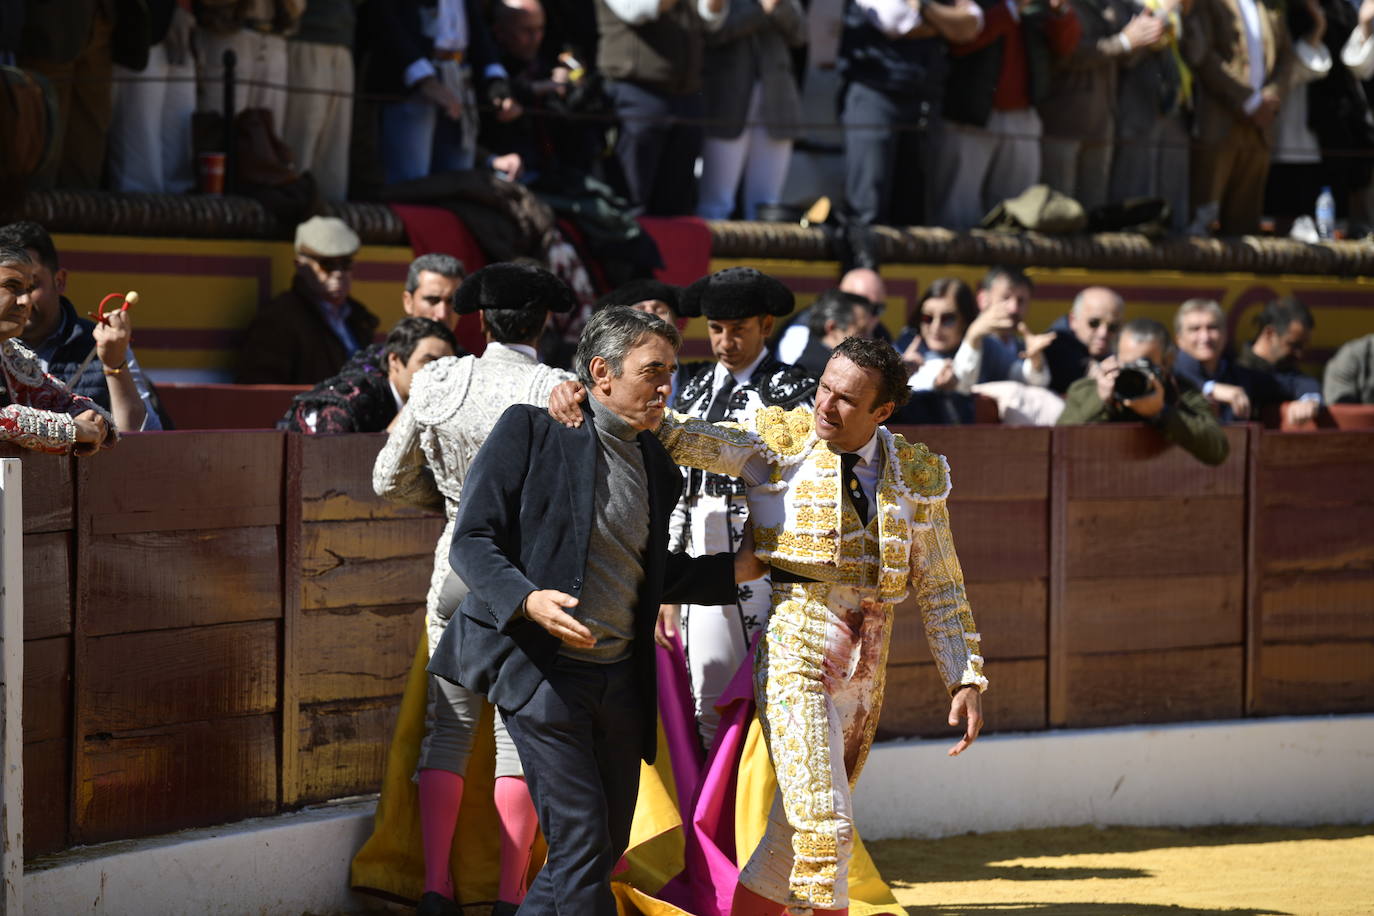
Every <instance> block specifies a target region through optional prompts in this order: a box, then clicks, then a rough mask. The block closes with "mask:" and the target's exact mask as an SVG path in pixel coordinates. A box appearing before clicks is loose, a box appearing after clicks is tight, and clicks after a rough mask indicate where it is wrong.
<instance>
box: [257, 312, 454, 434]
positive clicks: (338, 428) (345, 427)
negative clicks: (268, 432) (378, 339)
mask: <svg viewBox="0 0 1374 916" xmlns="http://www.w3.org/2000/svg"><path fill="white" fill-rule="evenodd" d="M457 354H458V341H457V340H455V339H454V337H453V332H452V331H451V330H450V329H449V328H448V327H446V326H444V325H443V324H440V323H439V322H437V321H432V320H430V319H429V318H413V317H412V318H402V319H401V320H400V321H398V322H396V327H394V328H392V329H391V333H390V334H388V335H387V336H386V341H385V342H382V343H374V344H370V345H369V346H367V347H365V348H363V349H362V350H359V351H358V352H357V353H355V354H354V355H353V358H352V359H350V360H349V361H348V363H347V365H345V366H344V367H343V369H342V370H340V372H339V374H338V375H336V376H334V377H333V378H328V379H325V380H324V381H323V382H320V383H319V384H318V385H316V386H315V387H314V388H312V389H310V390H309V391H306V392H303V393H301V394H298V395H296V396H295V397H294V398H293V399H292V400H291V407H290V408H289V409H288V410H287V412H286V416H285V417H284V418H282V420H281V422H280V423H278V424H277V425H278V426H279V427H280V428H282V429H286V430H290V431H292V432H297V433H307V434H313V435H339V434H341V433H379V432H382V431H383V430H385V429H387V428H389V427H390V425H391V421H392V420H394V419H396V414H398V413H400V411H401V407H403V406H404V405H405V403H406V401H408V400H410V380H411V379H412V378H414V376H415V373H416V372H419V371H420V370H421V369H423V368H424V367H425V366H427V365H429V364H430V363H432V362H434V360H436V359H442V358H443V357H445V356H455V355H457Z"/></svg>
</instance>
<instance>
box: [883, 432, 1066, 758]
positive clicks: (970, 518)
mask: <svg viewBox="0 0 1374 916" xmlns="http://www.w3.org/2000/svg"><path fill="white" fill-rule="evenodd" d="M899 431H900V432H902V433H904V434H905V435H906V436H907V438H909V439H911V440H913V441H918V442H920V441H923V442H925V443H926V444H927V445H929V446H930V447H931V449H933V450H934V451H936V452H939V453H940V454H943V455H944V456H945V457H946V458H947V459H948V460H949V464H950V469H951V478H952V482H953V489H952V490H951V491H950V497H949V513H950V526H951V528H952V530H953V532H954V543H955V546H956V548H957V549H958V551H959V561H960V564H961V565H962V567H963V570H964V581H965V585H966V588H967V591H968V596H969V603H970V604H971V605H972V607H973V614H974V619H975V620H976V621H977V623H978V628H979V630H980V631H981V632H982V633H983V636H984V641H983V654H984V657H985V658H986V659H987V664H988V667H989V668H990V669H993V670H995V672H996V677H997V682H998V687H997V689H996V690H993V691H991V692H989V693H988V695H987V705H986V708H985V710H984V711H985V714H986V715H987V717H988V721H989V723H990V726H989V730H990V731H991V730H1002V731H1022V730H1026V729H1036V728H1044V727H1045V716H1046V709H1045V692H1046V615H1047V609H1048V604H1049V480H1050V470H1049V459H1050V435H1051V431H1050V430H1048V429H1008V428H1000V427H970V426H965V427H957V426H931V427H909V428H907V429H904V430H899ZM888 666H889V667H888V687H887V696H886V700H885V701H884V704H883V713H882V720H881V726H880V730H881V734H882V735H883V736H884V737H898V736H909V735H946V734H949V733H950V732H951V731H952V730H951V728H950V726H949V725H948V724H947V723H946V715H947V714H948V712H949V702H948V694H947V693H946V691H945V688H944V685H942V684H941V683H940V679H939V678H938V677H937V675H936V671H935V665H934V663H933V662H932V661H931V659H930V650H929V648H928V647H927V645H926V638H925V630H924V629H923V627H922V624H921V617H920V611H919V609H918V608H917V607H916V604H915V602H914V601H911V600H910V599H908V601H907V602H905V603H904V604H902V605H899V606H898V608H897V611H896V621H895V623H894V626H893V633H892V646H891V649H890V650H889V655H888Z"/></svg>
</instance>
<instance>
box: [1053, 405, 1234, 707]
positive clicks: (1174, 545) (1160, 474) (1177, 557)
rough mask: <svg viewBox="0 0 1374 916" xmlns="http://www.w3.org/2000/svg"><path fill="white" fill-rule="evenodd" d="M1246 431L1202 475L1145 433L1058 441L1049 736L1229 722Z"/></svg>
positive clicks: (1062, 434)
mask: <svg viewBox="0 0 1374 916" xmlns="http://www.w3.org/2000/svg"><path fill="white" fill-rule="evenodd" d="M1248 436H1249V431H1248V429H1247V428H1245V427H1229V428H1228V429H1227V437H1228V439H1229V441H1230V446H1231V454H1230V456H1229V457H1228V459H1227V460H1226V462H1225V463H1223V464H1222V465H1221V466H1220V467H1216V468H1210V467H1207V466H1206V465H1203V464H1201V463H1199V462H1198V461H1197V460H1195V459H1194V458H1193V457H1192V456H1191V455H1189V454H1188V453H1186V452H1184V451H1183V450H1182V449H1179V448H1176V447H1174V446H1172V445H1169V444H1168V443H1166V442H1165V441H1164V440H1163V439H1161V438H1160V437H1159V436H1158V435H1157V434H1155V433H1154V432H1153V431H1152V430H1148V429H1144V428H1132V429H1121V428H1119V427H1117V428H1113V427H1110V426H1080V427H1066V428H1059V429H1055V430H1054V460H1053V464H1052V467H1053V474H1054V478H1053V482H1052V484H1051V492H1052V494H1053V506H1052V508H1051V517H1052V518H1053V533H1052V537H1051V548H1050V549H1051V555H1052V556H1053V558H1054V559H1053V569H1052V571H1051V586H1050V701H1049V722H1050V725H1052V726H1071V727H1081V726H1093V725H1114V724H1122V723H1137V722H1173V721H1188V720H1195V719H1219V718H1229V717H1234V716H1239V715H1240V714H1241V711H1242V709H1243V705H1244V704H1243V690H1242V684H1243V671H1244V663H1245V610H1244V608H1245V540H1246V516H1245V512H1246V501H1245V497H1246V472H1247V447H1248Z"/></svg>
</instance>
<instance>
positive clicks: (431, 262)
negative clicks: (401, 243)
mask: <svg viewBox="0 0 1374 916" xmlns="http://www.w3.org/2000/svg"><path fill="white" fill-rule="evenodd" d="M425 271H429V272H430V273H432V274H438V275H439V276H441V277H448V278H449V279H450V280H462V279H463V278H465V277H466V276H467V275H468V271H467V268H466V267H464V266H463V262H462V261H460V260H458V259H457V258H455V257H454V256H453V255H451V254H439V253H438V252H434V253H432V254H422V255H420V256H419V257H418V258H416V259H415V260H413V261H411V262H410V271H409V273H407V274H406V292H408V293H413V292H415V290H417V289H419V288H420V274H422V273H424V272H425Z"/></svg>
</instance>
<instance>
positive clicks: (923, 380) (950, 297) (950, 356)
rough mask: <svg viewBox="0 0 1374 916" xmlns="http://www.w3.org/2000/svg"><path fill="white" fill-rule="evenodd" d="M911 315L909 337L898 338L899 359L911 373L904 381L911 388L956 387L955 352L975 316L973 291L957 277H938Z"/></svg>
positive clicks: (934, 389)
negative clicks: (900, 356)
mask: <svg viewBox="0 0 1374 916" xmlns="http://www.w3.org/2000/svg"><path fill="white" fill-rule="evenodd" d="M912 318H913V319H915V320H914V321H911V320H909V321H908V322H907V324H908V325H909V330H910V331H911V336H910V337H908V336H907V334H906V333H903V334H902V336H901V337H899V338H898V339H897V344H898V346H899V347H900V348H901V349H902V351H903V352H902V362H903V363H905V364H906V367H907V370H908V371H909V372H910V373H911V378H910V379H908V381H907V384H908V385H909V386H910V387H911V389H912V390H913V391H953V390H955V389H956V388H957V387H958V384H959V380H958V379H957V378H955V377H954V354H955V353H957V352H959V345H960V344H962V343H963V341H964V332H965V331H967V330H968V327H969V325H971V324H973V322H974V321H975V320H977V318H978V305H977V303H976V302H975V301H974V297H973V290H971V289H969V287H968V284H967V283H965V282H964V281H963V280H960V279H958V278H957V277H938V278H936V280H935V281H934V282H932V283H931V284H930V286H929V287H927V288H926V294H925V296H923V297H922V298H921V301H920V303H919V304H918V305H917V306H916V308H915V309H914V310H913V312H912ZM904 343H905V345H904V346H903V344H904Z"/></svg>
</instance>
